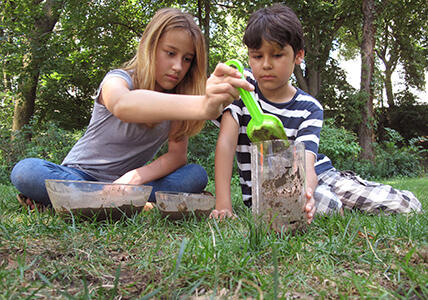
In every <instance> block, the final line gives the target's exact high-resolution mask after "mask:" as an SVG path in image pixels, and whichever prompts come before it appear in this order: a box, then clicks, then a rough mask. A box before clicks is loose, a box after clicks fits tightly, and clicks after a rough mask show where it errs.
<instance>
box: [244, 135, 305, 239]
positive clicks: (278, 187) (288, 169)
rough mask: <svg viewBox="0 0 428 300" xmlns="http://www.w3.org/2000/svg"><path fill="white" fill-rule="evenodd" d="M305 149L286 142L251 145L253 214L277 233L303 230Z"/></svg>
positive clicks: (302, 146)
mask: <svg viewBox="0 0 428 300" xmlns="http://www.w3.org/2000/svg"><path fill="white" fill-rule="evenodd" d="M305 178H306V177H305V146H304V144H303V143H294V142H292V143H290V145H289V146H288V144H287V142H284V141H283V140H268V141H262V142H258V143H253V144H251V184H252V212H253V215H255V216H257V217H259V218H261V219H262V220H263V221H265V222H266V223H267V224H268V225H269V226H270V227H271V228H272V229H273V230H275V231H276V232H283V231H292V232H293V233H294V232H295V231H296V230H304V229H305V228H306V221H307V219H306V214H305V212H304V206H305V203H306V196H305Z"/></svg>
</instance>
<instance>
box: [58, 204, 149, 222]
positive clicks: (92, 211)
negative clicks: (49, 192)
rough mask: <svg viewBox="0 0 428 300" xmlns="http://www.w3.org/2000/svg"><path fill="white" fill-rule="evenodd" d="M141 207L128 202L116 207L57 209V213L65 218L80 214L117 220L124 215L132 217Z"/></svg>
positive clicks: (100, 218) (99, 218)
mask: <svg viewBox="0 0 428 300" xmlns="http://www.w3.org/2000/svg"><path fill="white" fill-rule="evenodd" d="M142 209H143V207H135V206H133V205H130V204H126V205H121V206H118V207H99V208H77V209H71V210H66V209H64V210H63V211H62V212H59V211H57V213H59V214H61V215H62V216H64V217H66V218H71V214H73V215H74V216H82V217H84V218H90V219H92V218H94V217H95V218H96V219H97V220H105V219H110V218H111V219H112V220H119V219H121V218H122V217H124V216H127V217H132V216H133V215H135V214H137V213H139V212H140V211H141V210H142Z"/></svg>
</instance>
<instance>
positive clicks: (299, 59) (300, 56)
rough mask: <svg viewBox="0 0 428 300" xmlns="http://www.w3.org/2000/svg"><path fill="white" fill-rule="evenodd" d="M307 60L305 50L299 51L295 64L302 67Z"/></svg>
mask: <svg viewBox="0 0 428 300" xmlns="http://www.w3.org/2000/svg"><path fill="white" fill-rule="evenodd" d="M304 58H305V50H303V49H300V50H299V51H297V53H296V59H295V61H294V63H295V64H296V65H300V64H301V63H302V62H303V59H304Z"/></svg>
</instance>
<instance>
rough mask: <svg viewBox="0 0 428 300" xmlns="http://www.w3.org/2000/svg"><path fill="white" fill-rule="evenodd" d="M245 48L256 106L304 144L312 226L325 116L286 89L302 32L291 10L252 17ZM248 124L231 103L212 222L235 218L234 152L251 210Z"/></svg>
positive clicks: (220, 145)
mask: <svg viewBox="0 0 428 300" xmlns="http://www.w3.org/2000/svg"><path fill="white" fill-rule="evenodd" d="M244 43H245V45H246V46H247V47H248V53H249V64H250V67H251V70H252V73H250V72H247V71H245V72H244V76H246V77H247V80H248V81H249V82H250V83H252V84H253V85H254V86H255V94H256V100H258V101H259V103H260V106H261V108H262V110H263V111H264V112H266V113H270V114H273V115H276V116H277V117H278V118H280V120H281V121H282V123H283V124H284V128H285V131H286V133H287V136H288V138H289V140H290V141H300V142H303V143H304V144H305V149H306V151H305V152H306V153H305V156H306V157H305V158H306V176H307V178H306V185H307V186H306V191H307V195H306V197H307V203H306V206H305V211H306V215H307V218H308V223H310V222H311V221H312V218H313V216H314V213H315V202H314V200H313V198H312V192H313V191H314V190H315V188H316V186H317V176H316V173H315V168H314V163H315V161H316V159H317V155H318V143H319V134H320V131H321V127H322V121H323V110H322V107H321V105H320V103H319V102H318V101H317V100H316V99H314V98H313V97H311V96H310V95H308V94H306V93H304V92H303V91H302V90H300V89H297V88H295V87H293V86H292V85H291V84H290V83H289V79H290V76H291V74H292V73H293V70H294V66H295V65H296V64H297V65H298V64H300V63H301V62H302V61H303V58H304V50H303V47H304V42H303V30H302V26H301V24H300V21H299V19H298V18H297V16H296V15H295V13H294V12H293V11H292V10H291V9H290V8H288V7H287V6H284V5H280V4H275V5H273V6H271V7H267V8H262V9H260V10H258V11H256V12H255V13H254V14H252V15H251V17H250V19H249V21H248V25H247V28H246V29H245V34H244ZM249 120H250V115H249V113H248V110H247V109H246V108H245V106H244V104H243V102H242V100H238V101H234V102H233V103H232V104H231V105H229V106H228V107H227V108H226V109H225V111H224V113H223V116H222V119H221V125H220V133H219V137H218V141H217V147H216V155H215V186H216V208H215V210H213V212H212V214H211V216H212V217H215V218H223V217H231V216H233V212H232V202H231V196H230V180H231V176H232V166H233V159H234V154H235V150H236V153H237V161H238V169H239V175H240V183H241V188H242V195H243V200H244V203H245V204H246V205H247V206H250V205H251V161H250V153H249V145H250V140H249V139H248V136H247V134H246V126H247V124H248V122H249Z"/></svg>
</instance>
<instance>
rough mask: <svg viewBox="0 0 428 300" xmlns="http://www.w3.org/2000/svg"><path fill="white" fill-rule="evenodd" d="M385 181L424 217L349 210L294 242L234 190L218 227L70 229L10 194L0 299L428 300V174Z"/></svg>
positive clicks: (162, 222) (144, 219)
mask: <svg viewBox="0 0 428 300" xmlns="http://www.w3.org/2000/svg"><path fill="white" fill-rule="evenodd" d="M386 183H389V184H392V185H393V186H395V187H398V188H401V189H407V190H411V191H413V192H414V193H415V195H416V196H417V197H418V199H419V200H420V201H421V202H422V204H423V208H424V212H423V213H422V214H417V215H413V214H412V215H393V216H368V215H365V214H362V213H358V212H347V213H345V216H343V217H341V216H331V217H329V218H325V217H320V218H317V219H316V220H315V221H314V223H313V224H312V225H311V226H310V228H309V230H308V231H307V232H306V233H305V234H297V235H294V236H293V235H289V234H282V235H277V234H273V233H271V232H269V230H267V229H266V228H265V227H264V226H256V225H255V224H254V221H253V218H252V216H251V214H250V212H249V211H248V210H247V209H246V208H245V207H244V206H243V205H242V204H241V201H240V193H239V188H238V186H237V185H236V184H235V185H234V187H233V194H234V195H235V196H234V206H235V210H236V212H237V213H238V215H239V217H238V218H237V219H235V220H226V221H224V222H220V223H218V222H216V221H215V220H209V219H202V220H198V219H196V218H193V217H191V218H188V219H186V220H181V221H176V222H172V221H169V220H167V219H164V218H162V217H161V216H160V214H159V212H157V211H155V210H153V211H151V212H143V213H141V214H139V215H136V216H134V217H132V218H124V219H122V220H120V221H117V222H115V221H112V220H108V221H104V222H96V221H85V220H81V219H79V218H77V219H76V220H75V221H74V222H73V221H64V220H63V219H61V218H59V217H58V216H56V215H55V214H54V213H52V212H43V213H37V212H28V211H27V210H25V209H24V208H22V207H21V206H20V205H19V204H18V202H17V201H16V200H15V194H16V190H15V189H14V188H13V187H11V186H0V192H1V195H2V196H1V199H0V290H1V291H2V292H0V299H151V298H156V299H159V298H161V299H162V298H163V299H175V298H179V299H214V298H225V299H226V298H228V299H229V298H233V299H242V298H249V299H251V298H252V299H262V298H263V299H280V298H285V299H287V298H293V299H294V298H299V297H300V298H304V299H312V298H314V299H323V298H325V299H361V298H376V299H378V298H381V299H382V298H384V299H391V298H392V299H427V298H428V284H427V283H428V272H427V270H428V268H427V266H428V240H427V237H428V232H427V228H428V214H427V212H426V211H427V209H428V177H424V178H415V179H398V180H390V181H387V182H386ZM212 188H213V187H212V185H211V186H210V189H212Z"/></svg>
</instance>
